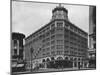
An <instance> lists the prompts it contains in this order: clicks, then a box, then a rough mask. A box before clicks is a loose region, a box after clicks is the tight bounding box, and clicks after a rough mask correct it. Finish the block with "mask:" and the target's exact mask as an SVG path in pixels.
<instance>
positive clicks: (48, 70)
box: [13, 68, 94, 74]
mask: <svg viewBox="0 0 100 75" xmlns="http://www.w3.org/2000/svg"><path fill="white" fill-rule="evenodd" d="M76 70H77V71H78V70H94V68H80V69H78V68H60V69H39V70H34V71H32V72H31V71H25V72H14V73H13V74H33V73H43V72H61V71H76Z"/></svg>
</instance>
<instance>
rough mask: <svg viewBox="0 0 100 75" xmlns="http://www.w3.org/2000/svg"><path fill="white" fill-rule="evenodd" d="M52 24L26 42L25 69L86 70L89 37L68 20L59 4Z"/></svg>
mask: <svg viewBox="0 0 100 75" xmlns="http://www.w3.org/2000/svg"><path fill="white" fill-rule="evenodd" d="M52 14H53V15H52V19H51V21H50V22H49V23H48V24H46V25H44V26H43V27H41V28H40V29H39V30H37V31H36V32H34V33H33V34H31V35H30V36H28V37H27V38H26V39H25V47H24V48H25V59H26V62H27V69H31V68H34V67H35V66H40V67H41V68H61V67H63V68H64V67H65V68H67V67H79V66H81V67H86V66H87V48H88V34H87V33H86V32H85V31H83V30H82V29H80V28H79V27H77V26H75V25H74V24H72V23H71V22H70V21H69V20H68V10H67V9H65V8H64V7H63V6H61V4H59V6H57V7H56V8H54V9H53V10H52Z"/></svg>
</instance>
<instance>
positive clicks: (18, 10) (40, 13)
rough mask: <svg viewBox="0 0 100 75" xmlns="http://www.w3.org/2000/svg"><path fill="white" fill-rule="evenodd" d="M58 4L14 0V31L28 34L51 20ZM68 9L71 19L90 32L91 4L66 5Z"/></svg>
mask: <svg viewBox="0 0 100 75" xmlns="http://www.w3.org/2000/svg"><path fill="white" fill-rule="evenodd" d="M56 6H58V4H47V3H34V2H18V1H17V2H16V1H13V2H12V31H13V32H20V33H23V34H25V35H26V37H27V36H29V35H30V34H31V33H33V32H35V31H36V30H38V29H39V28H41V27H42V26H44V25H46V24H47V23H48V22H50V20H51V18H52V10H53V9H54V8H55V7H56ZM62 6H64V7H65V8H66V9H67V10H68V18H69V20H70V21H71V22H72V23H73V24H75V25H76V26H78V27H79V28H81V29H83V30H84V31H86V32H89V6H80V5H67V4H66V5H65V4H62Z"/></svg>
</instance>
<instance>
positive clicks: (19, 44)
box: [11, 32, 25, 71]
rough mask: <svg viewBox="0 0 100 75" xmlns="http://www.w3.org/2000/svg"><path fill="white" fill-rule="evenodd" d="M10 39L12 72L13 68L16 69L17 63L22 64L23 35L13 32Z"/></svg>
mask: <svg viewBox="0 0 100 75" xmlns="http://www.w3.org/2000/svg"><path fill="white" fill-rule="evenodd" d="M11 37H12V38H11V67H12V71H13V70H14V68H15V67H18V64H19V63H22V62H23V57H24V53H23V51H24V46H23V40H24V38H25V35H24V34H22V33H16V32H13V33H12V35H11Z"/></svg>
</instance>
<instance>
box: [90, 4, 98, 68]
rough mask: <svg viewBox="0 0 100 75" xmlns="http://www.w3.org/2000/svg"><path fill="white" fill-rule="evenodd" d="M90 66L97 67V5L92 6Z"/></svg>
mask: <svg viewBox="0 0 100 75" xmlns="http://www.w3.org/2000/svg"><path fill="white" fill-rule="evenodd" d="M89 11H90V15H89V17H90V21H89V22H90V25H89V51H88V52H89V67H96V6H90V8H89Z"/></svg>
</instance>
